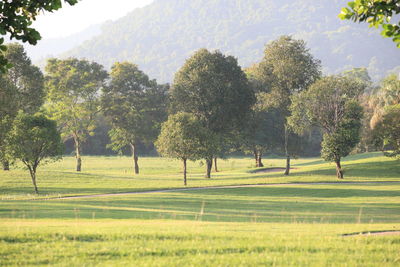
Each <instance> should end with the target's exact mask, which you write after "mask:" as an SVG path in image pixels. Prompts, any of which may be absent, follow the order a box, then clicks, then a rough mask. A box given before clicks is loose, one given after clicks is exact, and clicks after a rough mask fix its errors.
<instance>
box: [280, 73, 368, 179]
mask: <svg viewBox="0 0 400 267" xmlns="http://www.w3.org/2000/svg"><path fill="white" fill-rule="evenodd" d="M364 88H365V85H364V84H362V83H359V82H357V81H354V80H352V79H349V78H345V77H340V76H338V77H337V76H329V77H324V78H322V79H321V80H319V81H317V82H315V84H313V85H312V86H311V87H310V88H309V90H308V91H304V92H302V93H300V94H297V95H295V96H294V97H293V98H292V100H293V104H292V106H291V113H292V115H291V117H290V118H289V120H288V122H289V125H290V126H291V127H292V129H294V131H295V132H298V133H301V132H302V131H304V129H306V128H308V127H310V126H311V125H315V126H319V127H321V128H322V130H323V133H324V135H323V141H322V157H323V158H324V159H325V160H330V161H334V162H335V163H336V172H337V177H338V178H340V179H342V178H343V171H342V167H341V158H342V157H345V156H347V155H348V154H349V153H350V152H351V150H352V149H353V148H354V147H355V146H356V145H357V143H358V142H359V139H360V128H361V119H362V107H361V106H360V104H359V103H358V98H359V96H360V95H361V94H362V92H363V90H364Z"/></svg>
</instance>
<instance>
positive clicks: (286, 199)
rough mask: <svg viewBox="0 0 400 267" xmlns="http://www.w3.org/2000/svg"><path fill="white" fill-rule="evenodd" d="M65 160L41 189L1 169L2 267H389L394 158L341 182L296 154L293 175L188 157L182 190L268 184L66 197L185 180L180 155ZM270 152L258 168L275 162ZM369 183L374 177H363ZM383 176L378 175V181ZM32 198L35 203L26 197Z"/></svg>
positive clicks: (360, 160) (363, 159)
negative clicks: (209, 173) (210, 169)
mask: <svg viewBox="0 0 400 267" xmlns="http://www.w3.org/2000/svg"><path fill="white" fill-rule="evenodd" d="M140 163H141V172H142V173H141V174H140V175H138V176H135V175H133V174H132V170H131V169H130V166H131V164H132V162H131V159H130V158H126V157H86V158H85V161H84V164H85V165H84V171H83V172H82V173H76V172H74V171H73V169H74V159H73V158H65V159H64V160H63V161H61V162H56V163H52V164H50V165H47V166H45V167H43V168H42V169H40V171H39V174H38V179H39V181H38V184H39V190H40V191H41V194H40V195H39V196H35V195H33V194H32V185H31V182H30V179H29V175H28V173H27V171H25V170H22V169H15V168H14V169H13V170H12V171H10V172H2V171H1V172H0V196H1V200H0V218H1V221H0V265H1V266H27V265H28V266H29V265H39V266H42V265H56V266H99V265H100V266H121V265H127V266H259V265H261V266H377V265H382V266H398V265H399V264H400V241H399V240H400V239H399V237H400V236H399V235H393V236H391V235H388V236H368V235H367V236H343V235H344V234H348V233H359V232H368V231H394V230H396V231H400V183H399V182H400V164H399V162H398V161H395V160H393V159H388V158H386V157H383V156H381V155H380V154H378V153H369V154H362V155H356V156H352V157H349V158H348V159H346V160H345V161H344V163H343V166H344V168H345V180H344V182H369V183H356V184H351V183H343V182H341V183H334V184H331V183H323V184H307V183H303V184H302V182H337V181H338V180H337V179H336V178H335V169H334V165H333V164H331V163H326V162H324V161H321V160H320V159H317V158H314V159H301V160H295V161H294V162H293V163H294V164H293V167H294V168H295V169H294V170H293V171H292V174H291V175H290V176H289V177H287V176H284V175H283V174H282V173H251V172H250V171H252V170H254V168H253V167H252V164H253V161H252V159H250V158H234V159H229V160H220V161H219V169H220V172H218V173H213V178H212V179H205V178H204V177H203V176H204V166H202V165H201V163H199V162H195V163H191V164H190V165H189V171H190V174H189V187H201V186H220V185H242V184H250V185H251V184H270V185H266V186H256V187H244V188H207V189H189V190H185V191H168V192H161V193H146V194H130V195H129V194H128V195H113V196H102V197H99V196H97V197H88V198H76V199H47V200H46V199H44V198H48V197H58V196H68V195H91V194H103V193H117V192H139V191H148V190H153V189H167V188H176V189H179V188H184V186H183V185H182V177H181V176H182V173H181V169H180V168H181V166H180V162H179V161H173V160H168V159H160V158H142V159H141V160H140ZM284 163H285V161H284V159H267V160H265V165H266V167H283V166H284ZM370 182H375V183H370ZM380 182H383V183H380ZM33 199H35V200H33Z"/></svg>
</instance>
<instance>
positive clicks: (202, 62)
mask: <svg viewBox="0 0 400 267" xmlns="http://www.w3.org/2000/svg"><path fill="white" fill-rule="evenodd" d="M254 101H255V97H254V93H253V92H252V90H251V89H250V87H249V84H248V80H247V78H246V75H245V74H244V72H243V71H242V69H241V68H240V67H239V65H238V63H237V60H236V59H235V58H234V57H232V56H224V55H223V54H221V53H220V52H218V51H216V52H209V51H208V50H206V49H200V50H199V51H197V52H196V53H195V54H194V55H193V56H192V57H191V58H189V59H188V60H187V61H186V63H185V64H184V65H183V67H182V68H181V69H180V70H179V71H178V72H177V73H176V75H175V79H174V83H173V86H172V90H171V112H172V113H176V112H179V111H182V112H188V113H192V114H193V115H194V116H195V117H196V118H197V119H198V120H200V121H201V122H202V123H203V125H204V127H206V128H207V129H208V130H209V131H210V132H212V133H213V134H214V135H215V136H217V137H218V138H217V139H218V140H219V141H218V143H219V146H218V147H219V148H218V149H217V151H211V150H210V153H209V155H210V156H209V157H207V158H205V159H206V165H207V172H206V177H208V178H210V177H211V168H212V163H213V157H215V156H217V155H219V154H221V153H222V152H223V151H222V150H224V149H225V148H226V146H225V145H224V144H226V140H227V138H229V136H230V135H231V133H232V132H233V131H234V130H238V129H240V128H241V127H242V126H243V123H244V121H245V120H246V117H247V116H248V113H249V112H250V108H251V106H252V104H253V103H254ZM212 150H214V148H213V149H212Z"/></svg>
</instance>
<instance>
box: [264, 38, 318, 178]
mask: <svg viewBox="0 0 400 267" xmlns="http://www.w3.org/2000/svg"><path fill="white" fill-rule="evenodd" d="M258 68H259V70H257V73H258V77H259V80H260V83H261V86H263V87H264V88H265V91H266V92H268V94H269V96H268V98H269V99H270V100H269V101H270V102H271V104H270V105H271V106H274V107H276V108H278V109H279V110H280V112H281V114H282V115H283V116H284V117H286V118H287V117H289V116H290V109H289V107H290V105H291V96H292V95H293V94H295V93H299V92H302V91H305V90H307V88H308V87H309V86H310V85H311V84H313V83H314V82H315V81H316V80H318V79H319V77H320V76H321V71H320V68H321V64H320V61H319V60H317V59H315V58H314V57H313V55H311V53H310V52H309V49H307V47H306V43H305V42H304V41H302V40H295V39H293V38H292V37H291V36H281V37H280V38H279V39H277V40H275V41H272V42H271V43H269V44H267V46H266V47H265V51H264V58H263V60H262V61H261V62H260V63H259V64H258ZM283 127H284V130H283V131H284V138H283V148H284V151H285V154H286V159H287V160H286V170H285V175H289V171H290V158H291V156H292V155H293V152H294V151H290V146H289V143H290V140H289V138H290V136H293V133H291V132H290V127H288V123H287V122H285V123H284V125H283ZM292 143H293V142H292Z"/></svg>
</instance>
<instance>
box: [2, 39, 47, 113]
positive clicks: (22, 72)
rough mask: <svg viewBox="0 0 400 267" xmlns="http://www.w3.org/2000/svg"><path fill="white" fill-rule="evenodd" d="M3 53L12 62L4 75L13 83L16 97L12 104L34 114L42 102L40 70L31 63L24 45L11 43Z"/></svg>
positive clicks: (42, 90)
mask: <svg viewBox="0 0 400 267" xmlns="http://www.w3.org/2000/svg"><path fill="white" fill-rule="evenodd" d="M6 47H7V51H6V52H5V53H4V55H5V57H6V59H7V60H8V61H9V62H10V63H11V64H12V67H11V68H10V69H9V70H8V72H7V74H6V76H7V78H8V80H9V81H10V82H11V83H12V84H13V85H14V87H15V88H16V90H17V92H16V94H17V99H16V102H14V105H16V106H17V108H18V109H20V110H23V111H24V112H26V113H30V114H34V113H35V112H37V111H38V110H39V108H40V107H41V106H42V104H43V102H44V97H45V91H44V77H43V73H42V71H41V70H40V69H39V68H38V67H36V66H35V65H32V62H31V60H30V58H29V57H28V56H27V54H26V52H25V50H24V47H23V46H22V45H20V44H18V43H11V44H8V45H7V46H6Z"/></svg>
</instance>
